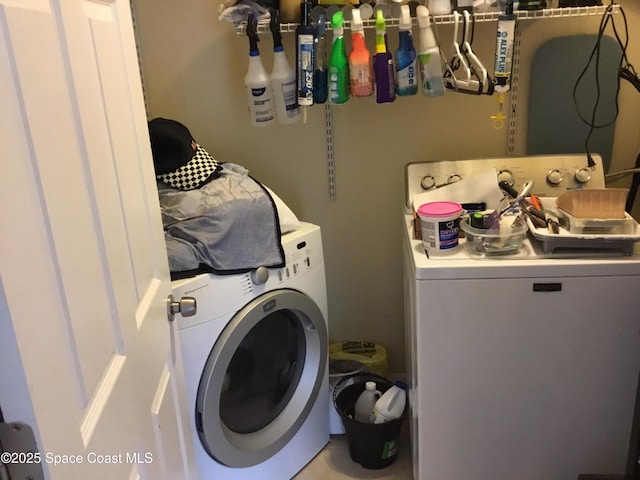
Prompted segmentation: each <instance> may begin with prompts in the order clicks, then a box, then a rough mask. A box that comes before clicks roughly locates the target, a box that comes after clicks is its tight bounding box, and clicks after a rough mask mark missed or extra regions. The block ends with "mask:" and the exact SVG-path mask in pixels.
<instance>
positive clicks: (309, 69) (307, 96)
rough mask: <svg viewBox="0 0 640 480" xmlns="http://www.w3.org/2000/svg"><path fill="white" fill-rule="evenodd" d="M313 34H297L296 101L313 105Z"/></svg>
mask: <svg viewBox="0 0 640 480" xmlns="http://www.w3.org/2000/svg"><path fill="white" fill-rule="evenodd" d="M314 43H315V42H314V38H313V35H298V81H297V88H298V103H299V104H300V105H313V71H314V69H315V66H314V46H315V45H314Z"/></svg>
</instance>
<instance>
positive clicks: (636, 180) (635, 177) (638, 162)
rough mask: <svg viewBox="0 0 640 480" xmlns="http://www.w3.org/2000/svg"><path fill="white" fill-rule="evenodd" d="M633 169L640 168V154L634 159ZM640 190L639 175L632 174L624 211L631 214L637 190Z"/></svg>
mask: <svg viewBox="0 0 640 480" xmlns="http://www.w3.org/2000/svg"><path fill="white" fill-rule="evenodd" d="M635 168H640V153H639V154H638V157H637V158H636V166H635ZM639 188H640V173H638V172H636V173H634V174H633V180H632V181H631V187H630V188H629V195H627V204H626V205H625V208H624V209H625V211H627V212H629V213H631V210H632V209H633V204H634V203H635V201H636V195H637V194H638V189H639Z"/></svg>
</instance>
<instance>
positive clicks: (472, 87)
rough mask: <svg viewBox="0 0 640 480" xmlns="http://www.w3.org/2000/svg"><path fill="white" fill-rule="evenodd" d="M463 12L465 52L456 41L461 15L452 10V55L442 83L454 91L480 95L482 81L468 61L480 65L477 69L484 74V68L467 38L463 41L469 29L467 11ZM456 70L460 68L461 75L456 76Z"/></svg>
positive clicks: (482, 86)
mask: <svg viewBox="0 0 640 480" xmlns="http://www.w3.org/2000/svg"><path fill="white" fill-rule="evenodd" d="M464 13H465V15H464V17H462V18H463V20H464V25H463V31H462V41H463V50H465V54H464V55H463V51H462V50H461V49H460V44H459V43H458V32H459V24H460V19H461V15H460V13H459V12H458V11H454V12H453V19H454V27H453V43H452V45H451V49H452V52H453V55H452V58H451V61H450V62H448V63H447V65H446V70H445V73H444V75H443V76H444V84H445V87H446V88H448V89H450V90H455V91H456V92H460V93H468V94H471V95H480V94H482V93H484V82H483V81H482V78H481V77H480V76H479V75H478V72H477V71H476V68H475V66H474V68H472V67H471V65H470V62H474V63H475V65H478V66H479V67H482V68H481V69H479V70H480V71H482V69H484V72H485V74H486V69H485V68H484V67H483V66H482V63H481V62H480V61H479V60H478V57H477V56H476V55H475V54H474V53H473V51H472V50H471V44H470V43H469V42H468V40H467V41H466V42H465V37H468V35H469V32H470V29H469V28H468V23H469V12H466V11H465V12H464ZM465 43H466V45H465ZM468 52H471V56H470V55H469V54H468ZM458 70H462V72H460V73H462V75H460V74H459V75H458V76H456V72H457V71H458ZM487 75H488V74H487ZM487 87H488V86H487Z"/></svg>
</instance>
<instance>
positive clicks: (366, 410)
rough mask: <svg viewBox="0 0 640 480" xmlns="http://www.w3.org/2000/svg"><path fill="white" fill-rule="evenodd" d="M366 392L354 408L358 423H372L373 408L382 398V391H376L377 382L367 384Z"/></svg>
mask: <svg viewBox="0 0 640 480" xmlns="http://www.w3.org/2000/svg"><path fill="white" fill-rule="evenodd" d="M364 387H365V388H364V392H362V393H361V394H360V396H359V397H358V399H357V400H356V404H355V406H354V408H353V409H354V417H355V419H356V421H358V422H364V423H370V422H372V419H373V417H372V415H373V406H374V405H375V403H376V401H377V400H378V399H379V398H380V395H381V394H380V390H376V382H367V383H365V385H364Z"/></svg>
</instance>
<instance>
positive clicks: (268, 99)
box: [244, 13, 275, 127]
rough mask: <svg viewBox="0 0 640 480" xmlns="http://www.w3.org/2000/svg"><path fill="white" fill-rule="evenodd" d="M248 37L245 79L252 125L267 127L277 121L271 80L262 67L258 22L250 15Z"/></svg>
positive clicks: (248, 18)
mask: <svg viewBox="0 0 640 480" xmlns="http://www.w3.org/2000/svg"><path fill="white" fill-rule="evenodd" d="M247 37H249V71H248V72H247V75H246V76H245V77H244V84H245V85H246V86H247V95H248V97H249V114H250V115H251V124H252V125H253V126H255V127H266V126H269V125H271V124H273V122H274V121H275V115H274V113H275V112H274V108H273V94H272V92H271V79H270V78H269V75H268V74H267V72H266V70H265V69H264V65H262V60H261V59H260V51H259V50H258V41H259V40H260V39H259V38H258V22H257V21H256V18H255V16H254V15H253V14H252V13H250V14H249V16H248V17H247Z"/></svg>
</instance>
